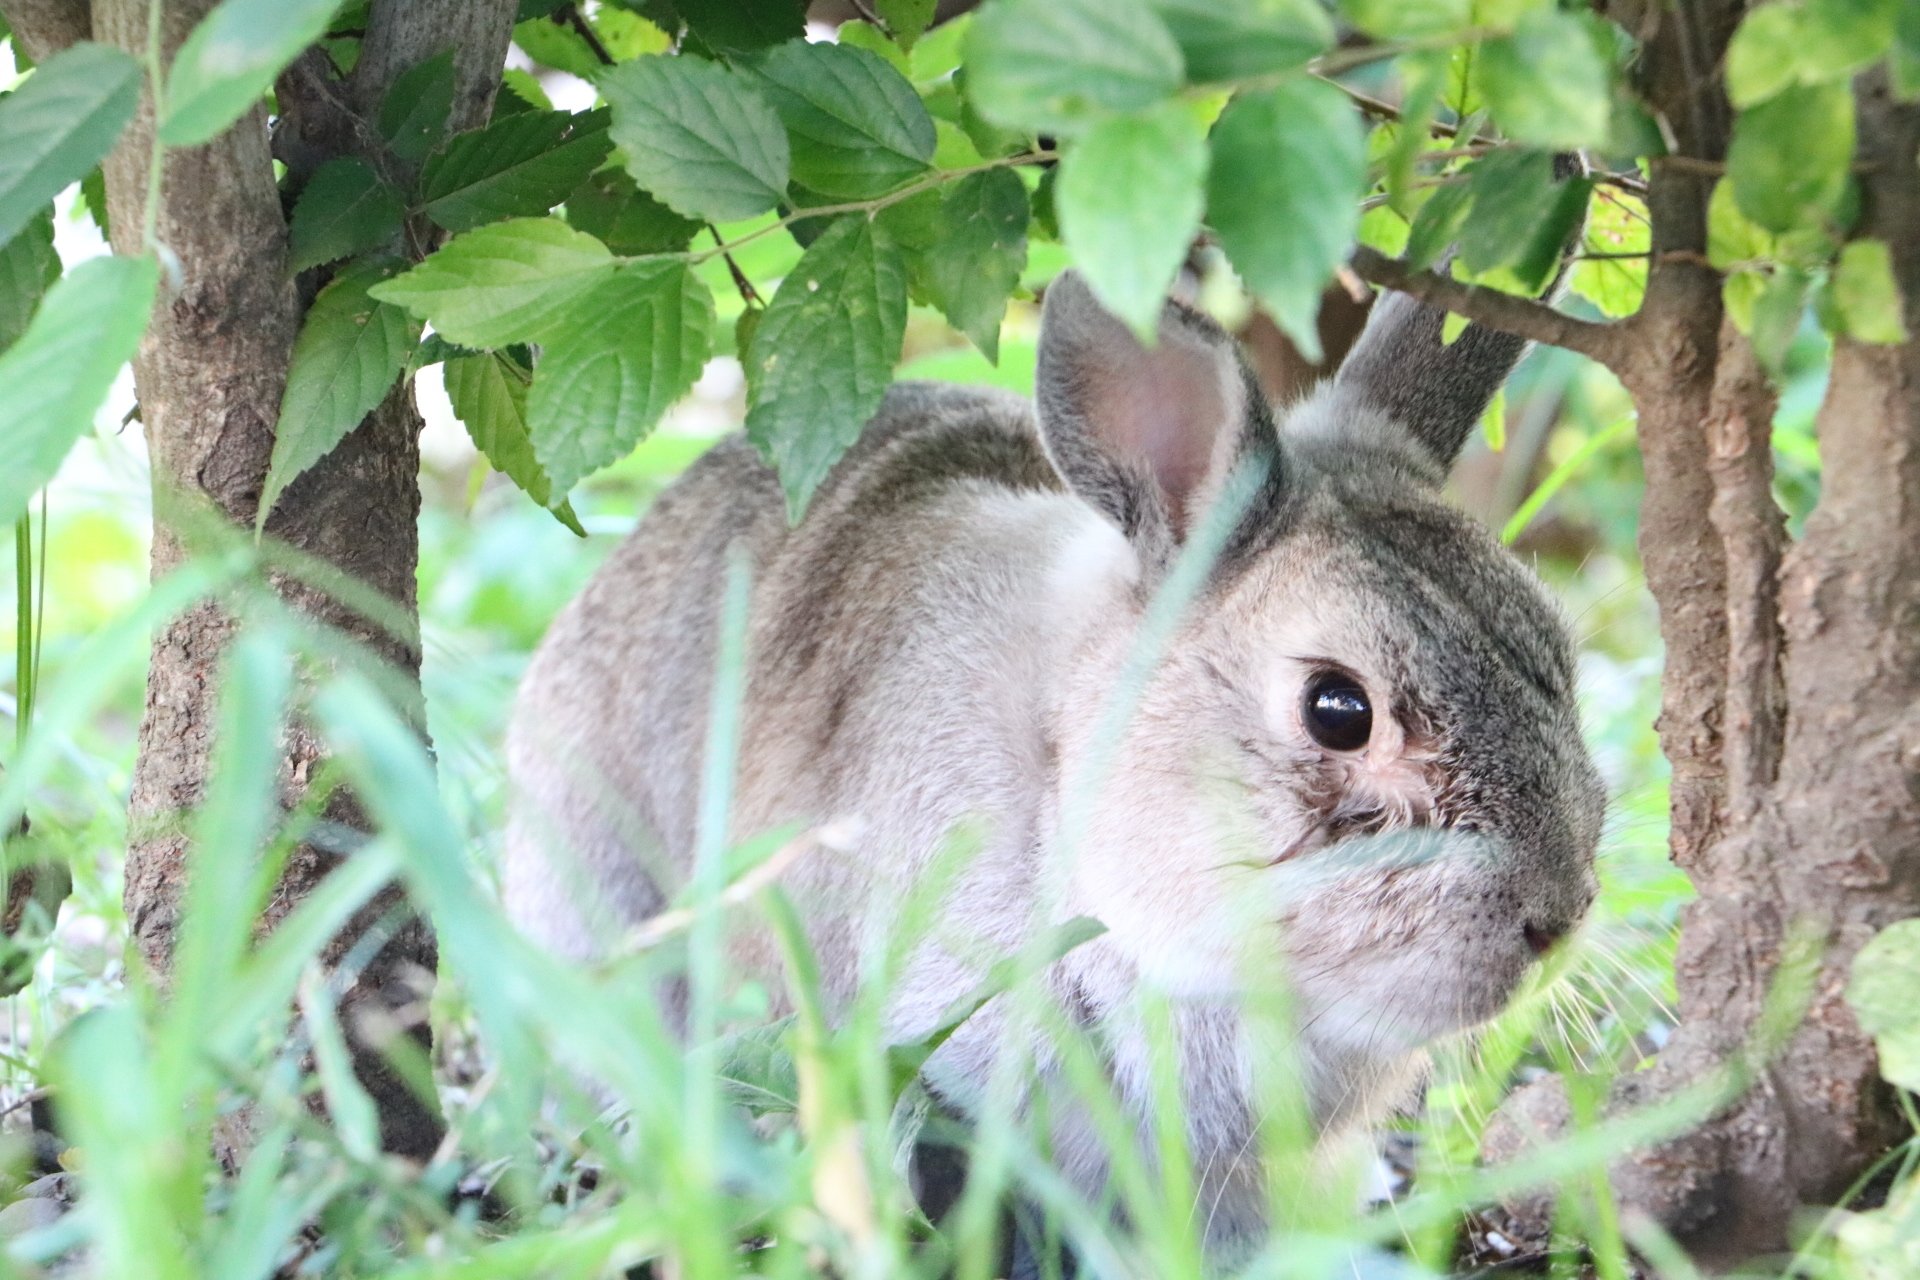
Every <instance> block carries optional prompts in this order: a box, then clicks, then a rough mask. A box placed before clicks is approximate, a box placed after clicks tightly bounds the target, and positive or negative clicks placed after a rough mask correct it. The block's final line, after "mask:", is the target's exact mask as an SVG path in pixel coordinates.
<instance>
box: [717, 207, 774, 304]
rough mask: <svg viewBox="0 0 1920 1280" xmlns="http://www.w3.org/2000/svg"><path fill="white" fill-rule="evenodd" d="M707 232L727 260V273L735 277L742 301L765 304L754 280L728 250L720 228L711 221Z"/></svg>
mask: <svg viewBox="0 0 1920 1280" xmlns="http://www.w3.org/2000/svg"><path fill="white" fill-rule="evenodd" d="M707 234H708V235H710V236H712V237H713V243H714V245H715V246H716V247H717V248H718V249H719V251H720V256H721V257H722V258H723V259H725V260H726V264H727V274H728V275H730V276H732V277H733V287H734V289H735V290H736V291H737V292H738V293H739V294H740V301H742V302H744V303H746V304H747V305H748V306H750V307H758V306H764V305H765V303H763V302H762V301H761V300H760V291H759V290H758V289H756V288H754V287H753V281H751V280H749V279H748V278H747V273H746V272H744V271H742V270H741V269H740V264H739V263H737V262H735V261H734V260H733V254H731V253H729V252H728V251H727V247H726V241H724V240H722V239H721V238H720V228H718V227H716V226H714V225H713V224H712V223H711V222H709V223H708V224H707Z"/></svg>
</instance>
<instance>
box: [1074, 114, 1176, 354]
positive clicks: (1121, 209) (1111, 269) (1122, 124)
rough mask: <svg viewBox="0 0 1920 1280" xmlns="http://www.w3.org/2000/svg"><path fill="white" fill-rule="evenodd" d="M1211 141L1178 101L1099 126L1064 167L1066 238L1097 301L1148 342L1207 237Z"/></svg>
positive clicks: (1095, 127) (1078, 147)
mask: <svg viewBox="0 0 1920 1280" xmlns="http://www.w3.org/2000/svg"><path fill="white" fill-rule="evenodd" d="M1206 179H1207V138H1206V131H1205V129H1204V128H1203V127H1202V126H1201V124H1200V122H1199V121H1197V120H1195V119H1194V117H1193V114H1192V112H1190V111H1188V110H1187V109H1186V106H1185V105H1184V104H1182V103H1179V102H1163V103H1161V104H1160V105H1159V106H1157V107H1154V108H1152V109H1150V110H1148V111H1145V112H1141V113H1140V114H1138V115H1131V116H1117V117H1114V118H1113V119H1110V120H1104V121H1102V122H1101V123H1100V124H1098V125H1095V126H1094V128H1093V130H1092V131H1091V132H1089V133H1088V134H1087V135H1086V137H1084V138H1082V139H1081V140H1080V141H1079V142H1078V143H1077V144H1075V145H1074V146H1073V147H1072V148H1071V149H1070V150H1069V151H1068V152H1067V154H1066V157H1065V159H1063V160H1062V161H1061V163H1060V180H1059V185H1058V186H1057V187H1056V188H1055V189H1054V208H1055V210H1056V213H1057V216H1058V217H1059V219H1060V233H1061V235H1062V236H1063V237H1064V238H1065V241H1066V245H1067V248H1068V249H1070V250H1071V251H1072V252H1073V260H1074V263H1075V265H1077V266H1078V267H1079V268H1080V270H1081V272H1082V273H1083V274H1084V275H1085V276H1086V279H1087V283H1088V284H1089V285H1091V286H1092V288H1093V291H1094V294H1095V295H1096V296H1097V297H1098V298H1099V299H1100V301H1101V302H1102V303H1104V304H1105V305H1106V307H1107V308H1108V310H1110V311H1112V312H1113V313H1114V314H1115V315H1116V316H1118V317H1120V319H1122V320H1124V321H1125V322H1126V323H1127V325H1128V327H1129V328H1131V329H1132V330H1133V331H1134V332H1135V333H1137V334H1139V335H1140V336H1141V338H1142V340H1143V341H1148V342H1150V341H1152V340H1153V334H1154V332H1155V330H1156V328H1157V327H1158V322H1159V319H1160V304H1161V302H1162V301H1163V300H1164V299H1165V298H1166V295H1167V288H1168V286H1169V285H1171V284H1172V283H1173V277H1174V275H1175V273H1177V272H1178V271H1179V270H1180V264H1181V263H1182V262H1184V261H1186V257H1187V250H1188V249H1189V248H1191V247H1192V244H1193V237H1194V235H1195V234H1196V233H1197V232H1198V231H1199V230H1200V214H1201V211H1202V209H1203V208H1204V207H1205V205H1206V192H1205V185H1206Z"/></svg>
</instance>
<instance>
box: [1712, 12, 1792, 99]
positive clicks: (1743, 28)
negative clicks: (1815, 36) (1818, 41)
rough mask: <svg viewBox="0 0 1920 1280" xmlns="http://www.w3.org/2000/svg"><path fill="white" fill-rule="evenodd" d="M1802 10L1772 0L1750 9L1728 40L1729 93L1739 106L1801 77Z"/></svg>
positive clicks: (1770, 93) (1766, 96) (1762, 97)
mask: <svg viewBox="0 0 1920 1280" xmlns="http://www.w3.org/2000/svg"><path fill="white" fill-rule="evenodd" d="M1800 48H1801V33H1800V10H1799V9H1798V8H1796V7H1794V6H1792V5H1785V4H1769V5H1762V6H1761V7H1759V8H1757V9H1752V10H1749V11H1748V13H1747V16H1746V17H1745V18H1743V19H1741V22H1740V27H1739V29H1738V30H1736V31H1735V32H1734V33H1733V39H1732V40H1730V41H1728V43H1727V97H1728V98H1730V99H1731V100H1732V101H1733V105H1734V106H1736V107H1747V106H1752V105H1753V104H1754V103H1756V102H1761V101H1764V100H1765V99H1767V98H1771V97H1772V96H1773V95H1774V94H1776V93H1778V92H1780V90H1782V89H1784V88H1786V87H1787V86H1788V85H1790V84H1792V83H1794V81H1795V80H1796V79H1797V78H1798V71H1799V67H1798V63H1799V58H1800Z"/></svg>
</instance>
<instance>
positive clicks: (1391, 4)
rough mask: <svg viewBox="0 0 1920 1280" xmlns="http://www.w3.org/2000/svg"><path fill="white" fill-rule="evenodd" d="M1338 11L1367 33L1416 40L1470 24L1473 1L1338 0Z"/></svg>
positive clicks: (1469, 25)
mask: <svg viewBox="0 0 1920 1280" xmlns="http://www.w3.org/2000/svg"><path fill="white" fill-rule="evenodd" d="M1339 8H1340V12H1342V13H1344V14H1346V15H1347V18H1348V20H1349V21H1351V22H1352V23H1353V25H1354V26H1356V27H1358V28H1360V30H1362V31H1364V32H1366V33H1367V34H1368V35H1370V36H1378V37H1380V38H1381V39H1386V40H1403V39H1404V40H1418V39H1423V38H1426V37H1431V36H1444V35H1451V34H1455V33H1457V32H1462V31H1465V30H1466V29H1467V28H1469V27H1471V26H1472V25H1473V21H1474V17H1475V12H1474V0H1340V4H1339Z"/></svg>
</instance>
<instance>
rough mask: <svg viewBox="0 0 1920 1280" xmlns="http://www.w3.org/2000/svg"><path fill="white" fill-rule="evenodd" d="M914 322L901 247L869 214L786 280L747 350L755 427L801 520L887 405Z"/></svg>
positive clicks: (830, 235) (831, 235)
mask: <svg viewBox="0 0 1920 1280" xmlns="http://www.w3.org/2000/svg"><path fill="white" fill-rule="evenodd" d="M906 324H907V283H906V271H905V268H904V266H903V265H902V263H901V258H900V251H899V248H898V246H896V245H895V244H894V243H893V242H892V240H891V239H890V238H889V237H888V235H887V233H886V231H885V229H884V228H882V227H881V226H880V225H879V224H877V223H874V222H872V221H869V220H868V219H866V218H861V217H852V218H845V219H842V220H840V221H838V222H835V223H834V224H833V225H832V226H831V227H829V228H828V229H827V231H826V233H825V234H823V235H822V236H821V237H820V238H819V239H818V240H815V241H814V242H813V246H812V247H811V248H809V249H808V250H807V252H806V253H805V254H804V255H803V256H802V257H801V259H800V261H799V263H798V264H797V265H796V266H795V267H794V269H793V270H792V272H790V273H789V274H788V275H787V278H786V279H785V280H784V281H782V282H781V285H780V290H779V292H778V293H776V294H775V295H774V298H773V303H772V305H771V306H769V307H768V308H767V314H766V315H765V317H763V318H762V319H761V321H760V324H759V327H758V328H757V329H756V330H755V331H754V334H753V345H752V347H751V348H750V350H749V351H748V353H747V358H746V371H747V388H748V392H749V396H748V406H747V435H748V437H749V438H750V439H751V440H752V441H753V442H754V444H755V445H757V446H758V447H759V449H760V451H761V453H763V454H765V455H766V456H767V458H768V459H769V460H770V461H771V462H772V463H773V464H774V467H775V468H776V469H777V470H778V471H779V473H780V484H781V487H782V488H783V489H784V490H785V491H786V495H787V511H788V514H789V515H790V516H791V517H792V518H793V519H796V520H797V519H799V517H800V514H801V512H803V511H805V510H806V507H807V502H808V500H809V499H811V498H812V496H813V492H814V490H815V489H817V488H819V487H820V483H821V481H823V480H825V479H826V477H827V473H828V472H829V471H830V470H832V468H833V464H834V463H835V462H837V461H839V459H840V455H841V454H843V453H845V452H846V451H847V448H848V446H850V445H851V444H852V443H853V442H854V441H855V440H856V439H858V438H859V435H860V431H861V429H862V428H863V427H865V426H866V424H867V419H869V418H871V417H872V416H873V413H874V411H875V410H876V409H878V408H879V407H880V399H881V397H882V396H884V395H885V394H886V390H887V383H888V381H889V380H890V378H891V375H892V372H893V362H894V361H895V360H896V359H897V358H898V357H899V354H900V342H901V339H902V338H903V337H904V336H905V333H906Z"/></svg>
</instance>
